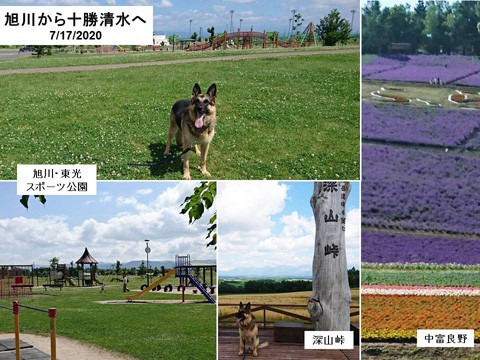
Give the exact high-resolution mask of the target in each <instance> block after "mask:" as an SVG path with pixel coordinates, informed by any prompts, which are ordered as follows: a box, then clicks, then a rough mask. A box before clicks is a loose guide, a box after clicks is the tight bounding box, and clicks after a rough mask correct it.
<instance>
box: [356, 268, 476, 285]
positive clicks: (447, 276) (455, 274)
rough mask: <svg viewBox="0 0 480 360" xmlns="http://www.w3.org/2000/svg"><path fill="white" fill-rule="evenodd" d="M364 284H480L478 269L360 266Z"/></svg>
mask: <svg viewBox="0 0 480 360" xmlns="http://www.w3.org/2000/svg"><path fill="white" fill-rule="evenodd" d="M362 284H364V285H412V286H475V287H478V286H480V278H479V276H478V270H391V269H389V270H383V269H371V268H363V267H362Z"/></svg>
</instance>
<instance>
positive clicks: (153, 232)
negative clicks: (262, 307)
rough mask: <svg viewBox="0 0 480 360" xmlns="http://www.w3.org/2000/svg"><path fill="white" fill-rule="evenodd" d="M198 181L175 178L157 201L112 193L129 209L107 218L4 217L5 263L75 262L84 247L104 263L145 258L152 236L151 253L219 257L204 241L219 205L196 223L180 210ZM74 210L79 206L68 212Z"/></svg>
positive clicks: (0, 225)
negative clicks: (55, 259)
mask: <svg viewBox="0 0 480 360" xmlns="http://www.w3.org/2000/svg"><path fill="white" fill-rule="evenodd" d="M197 185H198V184H197V183H192V182H181V183H172V186H169V187H168V188H167V189H166V190H164V191H162V192H161V193H159V195H158V196H156V198H155V199H154V200H153V201H152V200H151V199H152V196H150V200H149V201H150V202H141V201H139V200H138V199H136V198H135V197H133V196H128V193H127V194H125V196H120V197H117V198H113V199H112V200H111V201H112V202H114V203H115V204H117V205H119V206H121V207H125V206H126V207H128V208H129V211H128V212H122V213H118V214H116V215H114V216H112V217H110V218H109V219H106V220H98V219H95V218H90V219H86V220H84V221H83V222H81V223H79V224H77V225H70V224H69V221H70V219H69V218H67V217H66V216H42V217H39V218H26V217H13V218H3V219H0V238H1V239H2V252H0V263H13V262H16V263H32V262H33V263H35V264H48V259H50V258H52V257H53V256H57V257H59V258H60V261H62V262H70V261H76V260H77V259H78V258H79V257H80V256H81V255H82V253H83V250H84V248H85V247H88V249H89V251H90V252H91V254H92V256H93V257H95V258H96V259H97V260H98V261H100V262H115V261H116V260H117V259H118V260H120V261H122V262H127V261H130V260H138V259H143V258H144V256H145V252H144V248H145V244H144V240H145V239H149V240H151V242H150V247H151V248H152V253H151V258H152V259H155V260H164V259H167V260H173V259H174V258H175V255H176V254H187V253H189V254H190V255H191V257H192V259H212V258H215V256H216V254H215V252H214V251H213V249H212V248H207V247H206V246H205V245H206V240H205V236H206V228H207V222H208V220H209V218H210V216H211V215H212V214H213V211H214V209H213V208H212V209H210V210H208V211H207V212H206V213H204V216H203V218H202V219H200V220H198V221H197V222H195V223H194V224H192V225H189V224H188V217H187V216H186V215H182V214H180V206H179V205H180V202H181V201H180V199H181V200H182V201H183V199H184V198H185V197H186V196H187V195H189V194H191V193H192V190H193V187H194V186H197ZM151 187H152V188H153V189H154V188H155V186H154V185H152V186H151ZM153 191H155V190H153ZM132 192H134V191H132ZM109 196H111V195H109ZM98 203H100V201H98ZM54 204H55V202H54V201H51V202H50V204H49V206H48V207H46V211H48V210H50V209H52V211H54V206H55V205H54ZM99 206H100V205H99ZM102 206H104V205H102ZM109 206H111V205H109ZM73 214H75V211H72V214H69V216H70V215H72V216H73Z"/></svg>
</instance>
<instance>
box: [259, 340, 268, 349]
mask: <svg viewBox="0 0 480 360" xmlns="http://www.w3.org/2000/svg"><path fill="white" fill-rule="evenodd" d="M268 345H269V344H268V341H265V342H264V343H261V344H260V345H258V346H257V348H258V349H264V348H266V347H267V346H268Z"/></svg>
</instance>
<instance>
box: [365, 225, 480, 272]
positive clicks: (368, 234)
mask: <svg viewBox="0 0 480 360" xmlns="http://www.w3.org/2000/svg"><path fill="white" fill-rule="evenodd" d="M362 262H365V263H383V264H385V263H407V264H408V263H433V264H462V265H477V264H480V241H479V240H478V239H458V238H457V239H452V238H445V237H439V236H425V235H412V234H400V233H385V232H372V231H363V232H362Z"/></svg>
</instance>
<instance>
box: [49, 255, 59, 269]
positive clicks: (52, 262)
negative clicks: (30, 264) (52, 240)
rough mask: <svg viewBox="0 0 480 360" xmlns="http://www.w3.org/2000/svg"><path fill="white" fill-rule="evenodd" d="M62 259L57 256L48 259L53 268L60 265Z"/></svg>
mask: <svg viewBox="0 0 480 360" xmlns="http://www.w3.org/2000/svg"><path fill="white" fill-rule="evenodd" d="M59 261H60V259H59V258H58V257H56V256H54V257H52V258H51V259H50V260H48V262H49V264H50V268H51V269H52V270H55V269H56V268H57V266H58V262H59Z"/></svg>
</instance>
